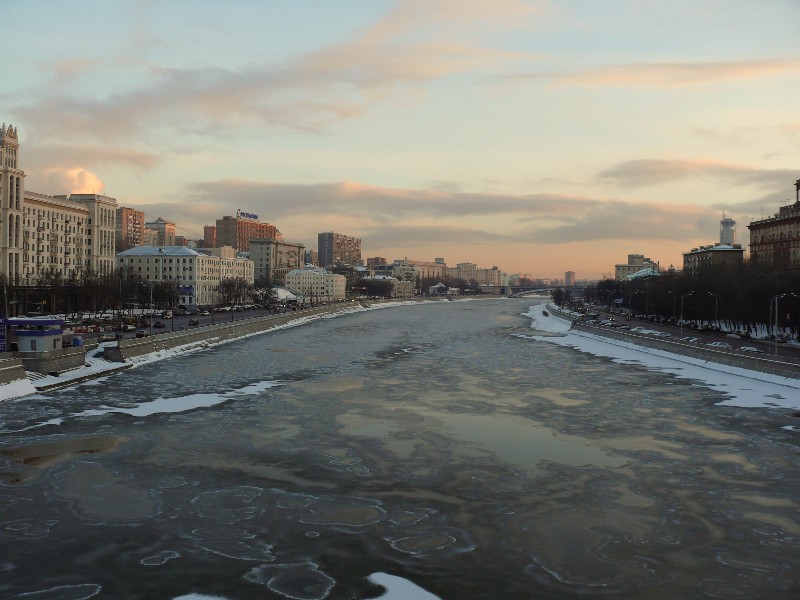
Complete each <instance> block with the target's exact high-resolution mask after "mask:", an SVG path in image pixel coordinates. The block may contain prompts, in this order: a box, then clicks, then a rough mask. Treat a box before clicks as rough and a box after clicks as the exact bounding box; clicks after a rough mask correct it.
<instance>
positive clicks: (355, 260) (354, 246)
mask: <svg viewBox="0 0 800 600" xmlns="http://www.w3.org/2000/svg"><path fill="white" fill-rule="evenodd" d="M317 251H318V253H319V266H320V267H330V266H333V265H360V264H361V240H360V239H359V238H355V237H350V236H348V235H342V234H341V233H334V232H333V231H327V232H324V233H320V234H317Z"/></svg>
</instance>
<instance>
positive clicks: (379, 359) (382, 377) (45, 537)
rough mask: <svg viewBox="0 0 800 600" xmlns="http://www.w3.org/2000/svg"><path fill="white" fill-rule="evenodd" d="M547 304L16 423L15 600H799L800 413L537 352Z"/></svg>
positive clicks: (504, 305)
mask: <svg viewBox="0 0 800 600" xmlns="http://www.w3.org/2000/svg"><path fill="white" fill-rule="evenodd" d="M531 303H532V301H531V300H508V299H498V300H485V301H475V302H439V303H430V304H425V305H420V306H403V307H395V308H391V309H383V310H375V311H367V312H361V313H355V314H349V315H344V316H339V317H336V318H328V319H320V320H317V321H314V322H312V323H308V324H306V325H303V326H301V327H295V328H290V329H285V330H282V331H275V332H272V333H269V334H266V335H261V336H255V337H251V338H247V339H244V340H240V341H238V342H236V343H234V344H228V345H225V346H220V347H216V348H211V349H209V350H205V351H202V352H198V353H195V354H191V355H187V356H183V357H180V358H176V359H173V360H169V361H163V362H160V363H153V364H149V365H145V366H142V367H139V368H137V369H135V370H132V371H129V372H125V373H122V374H119V375H115V376H111V377H107V378H106V379H103V380H99V381H95V382H93V383H90V384H84V385H80V386H75V387H73V388H69V389H64V390H60V391H57V392H53V393H52V394H47V395H36V396H31V397H27V398H23V399H21V400H18V401H9V402H5V403H0V444H1V445H0V453H1V454H2V457H1V458H0V548H2V550H1V552H2V556H0V571H1V572H2V576H0V597H3V598H23V599H26V600H30V599H34V600H37V599H38V600H44V599H48V600H53V599H61V600H77V599H79V598H90V597H97V598H147V599H150V598H166V599H170V598H178V597H180V596H182V595H188V594H191V593H196V594H204V595H209V596H215V597H219V598H225V599H227V600H236V599H249V598H259V599H261V598H295V599H309V600H310V599H315V598H336V599H339V598H376V597H379V596H380V595H381V594H382V593H383V588H382V587H380V585H378V583H373V581H375V582H380V581H381V578H382V577H385V576H378V577H376V578H373V580H370V576H372V575H374V574H376V573H380V574H389V575H393V576H397V577H399V578H402V580H404V581H406V582H411V583H413V584H414V585H416V586H419V588H421V589H424V590H426V591H427V592H429V593H430V594H433V595H435V596H437V597H439V598H442V599H448V600H449V599H467V598H468V599H473V598H475V599H483V598H485V599H493V600H494V599H497V598H504V599H509V598H537V599H538V598H544V599H547V598H577V597H586V596H587V595H589V596H593V595H601V596H603V597H607V598H625V599H628V598H648V599H649V598H669V599H673V598H757V597H765V598H766V597H769V598H797V597H798V594H799V593H800V592H799V591H798V590H800V477H799V476H798V474H799V473H800V453H798V439H800V438H799V437H798V436H800V433H798V432H797V431H794V430H792V429H791V428H787V427H786V424H787V423H790V422H793V421H792V420H793V419H794V420H797V421H798V423H800V419H797V418H796V417H794V416H793V411H790V410H789V409H781V408H747V407H741V406H733V405H729V404H728V405H726V404H721V403H722V402H723V401H725V400H726V396H725V395H724V394H723V393H722V392H721V391H718V390H717V389H712V388H710V387H707V386H705V385H701V384H699V383H698V382H697V381H694V380H692V379H689V378H678V377H676V376H675V375H673V374H671V373H669V372H666V371H664V370H661V369H653V368H646V367H644V366H642V365H636V364H620V363H619V362H612V361H611V360H610V359H608V358H603V357H598V356H593V355H590V354H586V353H581V352H578V351H576V350H574V349H572V348H569V347H564V346H561V345H557V344H552V343H548V341H547V340H546V339H545V338H541V337H533V336H531V332H532V330H531V318H530V317H529V316H526V313H527V312H528V306H529V305H530V304H531ZM408 597H409V598H410V597H413V596H412V595H409V596H408Z"/></svg>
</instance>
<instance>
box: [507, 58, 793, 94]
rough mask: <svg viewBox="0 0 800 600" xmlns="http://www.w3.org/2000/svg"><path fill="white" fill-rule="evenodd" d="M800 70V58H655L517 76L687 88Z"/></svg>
mask: <svg viewBox="0 0 800 600" xmlns="http://www.w3.org/2000/svg"><path fill="white" fill-rule="evenodd" d="M797 71H800V60H796V59H767V60H747V61H728V62H722V61H720V62H655V63H632V64H624V65H610V66H604V67H597V68H592V69H585V70H582V71H576V72H574V73H532V74H521V75H512V76H510V78H513V79H548V80H551V81H553V82H554V83H555V84H557V85H561V86H567V85H575V86H587V87H600V86H607V87H636V88H683V87H689V86H697V85H709V84H714V83H721V82H726V81H743V80H751V79H756V78H759V77H768V76H772V75H782V74H792V73H794V72H797Z"/></svg>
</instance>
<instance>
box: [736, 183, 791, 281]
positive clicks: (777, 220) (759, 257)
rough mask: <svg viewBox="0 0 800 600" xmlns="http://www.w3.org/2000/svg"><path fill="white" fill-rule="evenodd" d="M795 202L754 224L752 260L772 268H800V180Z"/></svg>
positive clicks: (751, 249)
mask: <svg viewBox="0 0 800 600" xmlns="http://www.w3.org/2000/svg"><path fill="white" fill-rule="evenodd" d="M794 186H795V190H796V191H795V202H794V204H790V205H788V206H782V207H781V208H780V209H779V210H778V212H776V213H775V214H774V216H772V217H769V218H766V219H761V220H759V221H753V222H752V223H750V224H749V225H748V226H747V228H748V229H749V230H750V260H751V261H752V262H753V263H757V264H758V265H759V266H762V267H766V268H772V269H785V270H797V269H800V179H798V180H797V181H795V183H794Z"/></svg>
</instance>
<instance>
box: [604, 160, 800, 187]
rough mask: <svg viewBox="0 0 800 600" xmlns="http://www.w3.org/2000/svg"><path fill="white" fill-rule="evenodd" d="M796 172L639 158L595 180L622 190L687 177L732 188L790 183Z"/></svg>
mask: <svg viewBox="0 0 800 600" xmlns="http://www.w3.org/2000/svg"><path fill="white" fill-rule="evenodd" d="M795 174H796V171H791V170H788V169H770V170H765V169H754V168H752V167H749V166H746V165H739V164H735V163H727V162H722V161H715V160H707V159H675V160H670V159H639V160H630V161H625V162H621V163H619V164H617V165H614V166H613V167H611V168H609V169H606V170H604V171H602V172H600V173H599V174H598V175H597V178H598V179H601V180H606V181H609V182H611V183H614V184H616V185H622V186H626V187H642V186H649V185H661V184H664V183H670V182H675V181H682V180H686V179H691V178H709V179H716V180H719V181H723V182H726V183H727V184H732V185H754V186H764V185H770V186H776V185H783V186H785V185H786V182H787V181H790V180H791V181H793V179H792V177H793V176H794V175H795Z"/></svg>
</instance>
